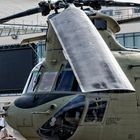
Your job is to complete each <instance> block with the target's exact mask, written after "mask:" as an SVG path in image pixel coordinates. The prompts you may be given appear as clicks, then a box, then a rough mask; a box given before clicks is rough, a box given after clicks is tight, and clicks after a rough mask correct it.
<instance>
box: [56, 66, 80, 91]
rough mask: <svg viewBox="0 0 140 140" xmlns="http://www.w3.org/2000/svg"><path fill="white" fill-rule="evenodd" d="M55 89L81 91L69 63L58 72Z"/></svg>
mask: <svg viewBox="0 0 140 140" xmlns="http://www.w3.org/2000/svg"><path fill="white" fill-rule="evenodd" d="M55 90H56V91H81V90H80V87H79V85H78V82H77V80H76V78H75V76H74V73H73V71H72V69H71V67H70V65H69V64H66V66H64V67H63V68H62V70H61V71H60V73H59V76H58V79H57V83H56V86H55Z"/></svg>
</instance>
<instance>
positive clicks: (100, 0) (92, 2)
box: [79, 0, 140, 10]
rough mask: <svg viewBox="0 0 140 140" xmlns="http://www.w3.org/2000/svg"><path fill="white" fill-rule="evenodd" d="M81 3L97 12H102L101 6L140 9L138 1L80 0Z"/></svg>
mask: <svg viewBox="0 0 140 140" xmlns="http://www.w3.org/2000/svg"><path fill="white" fill-rule="evenodd" d="M79 2H80V3H83V5H85V6H91V7H92V8H93V9H95V10H100V9H101V6H107V7H109V6H121V7H140V2H139V1H137V0H79Z"/></svg>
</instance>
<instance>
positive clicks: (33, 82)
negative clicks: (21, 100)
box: [26, 71, 41, 93]
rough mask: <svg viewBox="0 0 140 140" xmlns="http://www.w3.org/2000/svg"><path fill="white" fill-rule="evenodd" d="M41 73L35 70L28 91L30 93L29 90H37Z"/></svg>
mask: <svg viewBox="0 0 140 140" xmlns="http://www.w3.org/2000/svg"><path fill="white" fill-rule="evenodd" d="M40 75H41V73H40V72H39V71H33V73H32V75H31V78H30V81H29V85H28V87H27V91H26V92H28V93H29V92H33V91H34V90H35V87H36V85H37V82H38V80H39V77H40Z"/></svg>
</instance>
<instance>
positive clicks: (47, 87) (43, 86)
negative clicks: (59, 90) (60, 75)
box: [37, 72, 57, 92]
mask: <svg viewBox="0 0 140 140" xmlns="http://www.w3.org/2000/svg"><path fill="white" fill-rule="evenodd" d="M56 76H57V72H45V73H44V74H43V75H42V79H41V82H40V84H39V86H38V89H37V91H38V92H47V91H48V92H49V91H51V90H52V87H53V85H54V82H55V79H56Z"/></svg>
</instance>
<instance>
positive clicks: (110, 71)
mask: <svg viewBox="0 0 140 140" xmlns="http://www.w3.org/2000/svg"><path fill="white" fill-rule="evenodd" d="M105 5H108V6H140V4H139V3H136V2H135V3H133V2H117V0H116V1H113V0H107V1H105V0H101V1H98V0H92V1H89V0H88V1H57V2H55V3H50V2H49V3H47V2H40V3H39V7H38V8H34V9H31V10H28V11H25V12H22V13H19V14H16V15H13V16H9V17H6V18H3V19H0V23H4V22H7V21H9V20H11V19H13V18H18V17H22V16H25V15H30V14H34V13H38V12H41V13H42V15H48V14H49V12H50V11H51V10H54V11H55V13H54V14H51V15H49V16H48V31H47V35H46V44H47V55H46V59H45V61H43V62H41V63H40V64H38V65H37V66H36V67H35V68H34V69H33V70H32V72H31V74H30V76H29V79H28V82H27V84H26V86H25V89H24V93H23V95H22V96H21V97H20V98H18V99H16V100H15V101H14V103H12V104H10V106H9V107H4V109H5V110H6V109H7V110H6V112H5V114H6V120H7V122H8V124H9V125H10V126H12V127H13V128H14V129H16V130H18V131H19V132H20V133H21V134H22V135H23V136H24V137H25V138H26V139H28V140H41V139H43V138H46V139H50V140H66V139H69V140H85V139H88V140H92V139H95V140H112V139H113V140H139V139H140V133H139V132H140V125H139V124H140V94H139V91H140V87H139V83H140V81H139V79H140V78H139V77H140V71H139V69H140V61H139V60H140V52H139V51H136V50H132V49H126V48H124V47H123V46H121V45H120V44H119V43H118V42H117V41H116V40H115V38H114V34H115V33H116V32H118V31H119V30H120V27H119V24H118V23H117V22H116V21H115V20H114V19H113V18H111V17H108V16H106V15H103V14H100V13H95V12H93V11H89V10H87V9H84V6H91V7H92V8H93V9H95V10H99V9H100V8H101V6H105ZM77 7H80V8H77ZM61 8H63V10H62V11H61V12H59V9H61ZM86 12H87V14H85V13H86ZM28 41H29V40H28ZM110 50H111V51H110ZM118 63H119V64H118Z"/></svg>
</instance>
